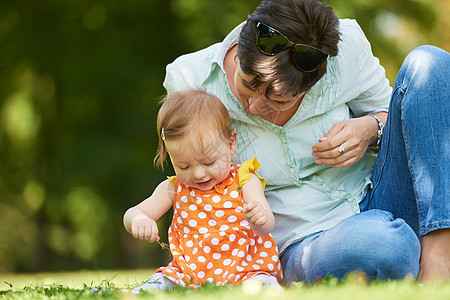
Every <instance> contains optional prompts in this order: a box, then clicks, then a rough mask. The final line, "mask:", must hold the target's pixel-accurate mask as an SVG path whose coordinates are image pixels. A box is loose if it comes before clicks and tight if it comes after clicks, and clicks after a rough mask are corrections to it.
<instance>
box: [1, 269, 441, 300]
mask: <svg viewBox="0 0 450 300" xmlns="http://www.w3.org/2000/svg"><path fill="white" fill-rule="evenodd" d="M152 272H153V270H134V271H129V270H127V271H80V272H70V273H69V272H68V273H37V274H0V299H1V298H3V299H103V298H106V299H146V298H148V299H161V300H172V299H183V300H190V299H192V300H194V299H195V300H197V299H198V300H202V299H214V300H222V299H223V300H226V299H232V300H237V299H244V298H249V297H257V298H258V300H265V299H268V300H269V299H270V300H276V299H282V300H287V299H302V300H314V299H330V300H339V299H343V300H344V299H345V300H347V299H349V300H351V299H358V300H359V299H383V300H389V299H395V300H403V299H404V300H414V299H420V300H423V299H430V300H431V299H433V300H434V299H443V300H447V299H448V300H450V282H445V283H442V282H440V283H430V284H418V283H416V282H415V281H413V280H408V279H406V280H400V281H388V282H373V283H370V284H368V283H366V282H365V280H364V277H363V276H360V275H359V274H353V275H350V276H349V277H348V278H346V279H345V280H343V281H342V282H338V281H337V280H336V279H335V278H327V279H326V280H323V281H322V282H320V283H317V284H315V285H312V286H307V285H303V284H302V283H297V284H295V285H292V286H289V287H286V288H285V292H282V293H280V292H278V291H275V290H271V289H266V290H261V289H260V286H258V285H257V284H251V285H250V284H249V285H246V286H240V287H237V288H234V289H229V288H226V287H215V286H206V287H204V288H202V289H201V290H199V291H193V290H189V289H181V288H180V289H177V290H176V291H172V292H160V291H149V292H144V293H141V294H140V295H137V296H136V295H133V294H131V293H129V292H121V289H129V288H133V287H135V286H137V285H139V284H140V283H142V282H143V281H145V280H146V279H147V278H148V277H149V275H151V274H152ZM96 286H101V287H107V288H108V289H107V290H106V291H104V292H99V293H93V294H91V293H90V290H91V288H92V287H96Z"/></svg>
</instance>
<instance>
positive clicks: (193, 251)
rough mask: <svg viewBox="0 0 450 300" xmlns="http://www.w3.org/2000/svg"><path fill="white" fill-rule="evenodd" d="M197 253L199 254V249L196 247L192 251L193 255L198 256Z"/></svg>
mask: <svg viewBox="0 0 450 300" xmlns="http://www.w3.org/2000/svg"><path fill="white" fill-rule="evenodd" d="M197 252H198V248H197V247H195V248H194V249H192V254H194V255H195V254H197Z"/></svg>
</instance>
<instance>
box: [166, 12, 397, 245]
mask: <svg viewBox="0 0 450 300" xmlns="http://www.w3.org/2000/svg"><path fill="white" fill-rule="evenodd" d="M242 25H243V24H240V25H239V26H238V27H236V28H235V29H234V30H233V31H232V32H231V33H230V34H229V35H228V36H227V37H226V38H225V40H224V41H223V42H221V43H217V44H214V45H212V46H210V47H208V48H206V49H203V50H200V51H197V52H195V53H191V54H187V55H183V56H180V57H179V58H177V59H176V60H175V61H174V62H173V63H171V64H169V65H168V66H167V74H166V78H165V81H164V87H165V88H166V90H167V92H168V93H170V92H172V91H176V90H182V89H188V88H202V89H204V90H206V91H207V92H209V93H211V94H214V95H216V96H217V97H218V98H219V99H221V100H222V102H223V103H224V104H225V106H226V107H227V109H228V111H229V113H230V118H231V120H232V124H233V127H234V128H235V129H236V130H237V137H238V147H237V153H236V154H235V156H234V157H233V162H234V163H241V162H243V161H245V160H248V159H251V158H253V157H255V156H256V157H257V158H258V160H259V162H260V163H261V169H260V170H259V171H258V173H259V175H261V176H262V177H264V178H265V179H266V181H267V187H266V197H267V200H268V201H269V204H270V206H271V208H272V210H273V213H274V215H275V218H276V224H275V228H274V230H273V232H272V234H273V236H274V238H275V240H276V242H277V244H278V247H279V249H280V252H283V251H284V250H285V249H286V247H288V246H289V245H290V244H292V243H293V242H296V241H299V240H302V239H304V238H305V237H307V236H308V235H310V234H312V233H315V232H318V231H321V230H325V229H328V228H330V227H332V226H334V225H336V224H337V223H338V222H339V221H341V220H342V219H345V218H347V217H349V216H351V215H353V214H355V213H358V212H359V206H358V203H359V202H360V201H361V199H362V198H363V197H364V195H365V193H366V191H367V188H368V186H369V185H370V184H371V181H370V176H371V174H372V171H373V166H374V164H375V159H376V156H375V155H374V154H373V153H372V152H371V151H370V150H368V151H367V152H366V154H365V155H364V157H363V158H362V159H361V160H360V161H358V162H357V163H355V164H353V165H351V166H349V167H346V168H331V167H330V166H327V165H318V164H315V163H314V161H315V157H313V156H312V155H311V152H312V150H311V148H312V146H313V145H314V144H316V143H317V142H318V140H319V138H321V137H323V136H324V135H325V134H326V133H327V132H328V131H329V130H330V129H331V127H332V126H333V125H334V124H336V123H338V122H340V121H343V120H346V119H349V118H352V117H359V116H364V115H368V114H374V113H377V112H379V111H387V110H388V102H389V98H390V94H391V88H390V86H389V82H388V80H387V79H386V76H385V71H384V69H383V67H381V65H380V64H379V60H378V59H377V58H375V57H374V56H373V54H372V51H371V47H370V44H369V42H368V41H367V39H366V37H365V35H364V33H363V32H362V30H361V28H360V27H359V25H358V24H357V23H356V21H354V20H348V19H343V20H340V32H341V41H340V42H339V44H338V47H339V55H338V56H336V57H331V58H328V66H327V73H326V74H325V76H324V77H322V79H321V80H320V81H319V82H318V83H317V84H316V85H315V86H314V87H313V88H312V89H311V90H310V91H308V92H307V93H306V95H305V97H304V98H303V101H302V102H301V104H300V106H299V108H298V110H297V112H296V113H295V114H294V116H293V117H292V118H291V119H290V120H289V121H288V122H287V123H286V124H285V125H284V126H277V125H274V124H272V123H270V122H268V121H266V120H264V119H262V118H260V117H256V116H253V115H250V114H248V113H247V112H246V111H245V110H244V109H243V107H242V105H241V104H240V102H239V101H238V100H237V99H236V97H235V96H234V95H233V94H232V92H231V90H230V88H229V86H228V82H227V79H226V75H225V72H224V70H223V60H224V57H225V54H226V53H227V51H228V50H229V49H230V48H231V47H232V46H233V45H235V44H236V43H237V41H238V36H239V32H240V30H241V27H242Z"/></svg>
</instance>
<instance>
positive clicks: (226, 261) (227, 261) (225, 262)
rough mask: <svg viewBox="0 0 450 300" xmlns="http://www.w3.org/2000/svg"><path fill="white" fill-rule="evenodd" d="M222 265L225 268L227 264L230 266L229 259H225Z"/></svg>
mask: <svg viewBox="0 0 450 300" xmlns="http://www.w3.org/2000/svg"><path fill="white" fill-rule="evenodd" d="M223 264H224V265H225V266H228V265H229V264H231V259H229V258H227V259H225V260H224V261H223Z"/></svg>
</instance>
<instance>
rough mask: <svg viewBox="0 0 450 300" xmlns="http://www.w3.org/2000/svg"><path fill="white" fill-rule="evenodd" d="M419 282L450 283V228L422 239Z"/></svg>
mask: <svg viewBox="0 0 450 300" xmlns="http://www.w3.org/2000/svg"><path fill="white" fill-rule="evenodd" d="M417 280H418V281H421V282H429V281H450V228H445V229H439V230H436V231H432V232H430V233H428V234H427V235H424V236H423V237H422V255H421V258H420V269H419V276H418V277H417Z"/></svg>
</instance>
